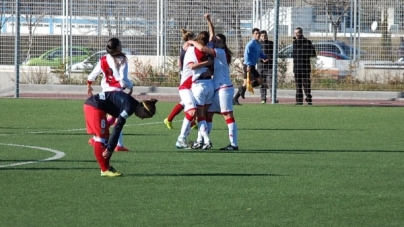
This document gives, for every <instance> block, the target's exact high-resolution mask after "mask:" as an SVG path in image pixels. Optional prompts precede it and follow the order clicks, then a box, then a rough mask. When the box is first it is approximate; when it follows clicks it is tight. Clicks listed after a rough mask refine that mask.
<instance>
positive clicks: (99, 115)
mask: <svg viewBox="0 0 404 227" xmlns="http://www.w3.org/2000/svg"><path fill="white" fill-rule="evenodd" d="M156 102H157V100H156V99H151V100H145V101H142V102H139V101H137V100H136V99H135V98H133V97H132V96H131V95H129V94H127V93H125V92H113V91H112V92H101V93H99V94H96V95H93V96H91V97H89V98H88V99H87V100H86V101H85V103H84V107H83V109H84V116H85V120H86V126H87V133H88V134H92V135H94V137H93V138H94V145H93V147H94V155H95V158H96V160H97V162H98V164H99V166H100V168H101V176H103V177H118V176H121V175H122V173H120V172H117V171H116V170H115V169H114V168H113V167H112V166H111V165H110V159H111V156H112V154H113V152H114V150H115V148H116V146H117V143H118V138H119V136H120V134H121V131H122V129H123V126H124V125H125V123H126V119H127V118H128V117H130V116H131V115H132V114H135V115H136V116H137V117H139V118H140V119H144V118H151V117H153V116H154V115H155V114H156ZM107 114H109V115H111V116H113V117H116V118H117V121H116V125H115V127H114V130H113V132H112V134H111V136H109V129H108V127H107V124H106V121H107V118H106V115H107Z"/></svg>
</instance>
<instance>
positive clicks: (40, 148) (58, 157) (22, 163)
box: [0, 121, 164, 168]
mask: <svg viewBox="0 0 404 227" xmlns="http://www.w3.org/2000/svg"><path fill="white" fill-rule="evenodd" d="M155 124H164V123H163V122H160V121H159V122H150V123H141V124H125V126H127V127H128V126H142V125H155ZM83 130H86V129H85V128H78V129H65V130H52V131H38V132H25V133H15V134H0V136H8V135H18V134H42V133H49V132H74V131H83ZM0 146H13V147H25V148H31V149H36V150H43V151H49V152H52V153H54V154H55V155H54V156H53V157H50V158H46V159H42V160H36V161H28V162H17V163H11V164H8V165H0V168H6V167H11V166H20V165H27V164H33V163H38V162H46V161H52V160H56V159H60V158H63V157H64V156H65V155H66V154H65V153H64V152H62V151H58V150H54V149H51V148H46V147H36V146H27V145H20V144H12V143H0Z"/></svg>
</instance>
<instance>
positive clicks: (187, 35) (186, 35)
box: [164, 28, 196, 129]
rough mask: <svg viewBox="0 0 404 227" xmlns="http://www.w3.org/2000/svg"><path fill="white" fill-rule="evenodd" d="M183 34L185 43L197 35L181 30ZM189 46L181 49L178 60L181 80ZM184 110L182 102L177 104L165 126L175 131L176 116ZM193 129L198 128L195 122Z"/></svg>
mask: <svg viewBox="0 0 404 227" xmlns="http://www.w3.org/2000/svg"><path fill="white" fill-rule="evenodd" d="M181 33H182V40H183V41H184V42H187V41H188V40H192V39H194V38H195V34H194V33H193V32H190V31H187V30H185V29H183V28H182V29H181ZM187 48H188V45H183V46H182V48H181V52H180V56H179V58H178V66H179V67H180V78H181V73H182V69H183V68H184V67H183V63H184V57H185V53H186V51H187ZM183 110H184V104H183V103H182V102H179V103H177V104H176V105H175V106H174V107H173V109H172V110H171V112H170V114H169V115H168V116H167V118H166V119H164V124H165V125H166V126H167V128H168V129H173V128H174V127H173V124H172V122H173V120H174V118H175V116H177V115H178V114H179V113H181V112H182V111H183ZM190 127H191V128H196V125H195V120H194V121H192V122H191V126H190Z"/></svg>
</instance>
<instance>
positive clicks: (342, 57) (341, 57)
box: [317, 51, 351, 60]
mask: <svg viewBox="0 0 404 227" xmlns="http://www.w3.org/2000/svg"><path fill="white" fill-rule="evenodd" d="M317 56H323V57H329V58H335V59H336V60H350V59H351V58H350V57H349V56H346V55H342V54H337V53H334V52H329V51H319V52H318V53H317Z"/></svg>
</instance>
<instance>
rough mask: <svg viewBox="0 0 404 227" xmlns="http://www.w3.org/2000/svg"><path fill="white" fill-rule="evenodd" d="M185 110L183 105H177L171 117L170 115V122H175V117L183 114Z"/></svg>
mask: <svg viewBox="0 0 404 227" xmlns="http://www.w3.org/2000/svg"><path fill="white" fill-rule="evenodd" d="M183 109H184V106H182V105H181V103H177V105H175V106H174V108H173V109H172V110H171V113H170V115H168V117H167V119H168V121H173V119H174V117H175V116H177V115H178V114H179V113H181V111H182V110H183Z"/></svg>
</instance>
